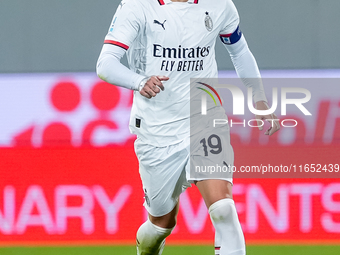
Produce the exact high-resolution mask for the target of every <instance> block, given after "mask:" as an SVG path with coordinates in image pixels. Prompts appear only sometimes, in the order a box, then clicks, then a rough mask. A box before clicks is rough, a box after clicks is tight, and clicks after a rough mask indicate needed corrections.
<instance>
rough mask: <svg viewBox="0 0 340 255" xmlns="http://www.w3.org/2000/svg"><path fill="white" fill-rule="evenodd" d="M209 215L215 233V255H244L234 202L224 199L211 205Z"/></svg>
mask: <svg viewBox="0 0 340 255" xmlns="http://www.w3.org/2000/svg"><path fill="white" fill-rule="evenodd" d="M209 214H210V218H211V221H212V223H213V225H214V227H215V231H216V233H215V254H218V255H245V254H246V247H245V241H244V236H243V232H242V229H241V224H240V222H239V220H238V216H237V212H236V207H235V203H234V200H232V199H229V198H225V199H221V200H219V201H217V202H215V203H213V204H212V205H211V206H210V207H209ZM219 247H220V248H219Z"/></svg>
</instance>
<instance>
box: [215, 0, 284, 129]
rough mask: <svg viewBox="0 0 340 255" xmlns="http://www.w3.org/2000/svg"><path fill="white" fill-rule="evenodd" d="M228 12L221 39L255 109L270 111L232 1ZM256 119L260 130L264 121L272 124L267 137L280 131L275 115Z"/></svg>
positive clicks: (261, 116) (256, 67)
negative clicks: (249, 88) (251, 93)
mask: <svg viewBox="0 0 340 255" xmlns="http://www.w3.org/2000/svg"><path fill="white" fill-rule="evenodd" d="M228 10H229V14H228V16H227V17H228V20H227V21H226V24H227V26H226V27H224V28H223V29H222V30H221V32H220V39H221V41H222V43H223V44H224V46H225V47H226V49H227V50H228V52H229V55H230V57H231V60H232V62H233V65H234V67H235V70H236V73H237V75H238V77H239V78H241V80H242V82H243V84H244V85H245V86H247V87H251V88H252V92H253V95H252V96H253V100H254V102H255V108H256V109H257V110H268V109H269V107H268V104H267V98H266V95H265V93H264V88H263V84H262V79H261V74H260V71H259V68H258V66H257V63H256V60H255V58H254V56H253V54H252V53H251V51H250V50H249V47H248V44H247V41H246V39H245V37H244V35H243V34H242V32H241V30H240V28H239V16H238V13H237V10H236V8H235V6H234V4H233V3H232V2H231V1H230V6H229V8H228ZM255 118H256V119H258V120H259V121H258V126H259V129H260V130H262V129H263V125H261V124H262V120H267V121H268V122H269V123H270V124H271V125H270V128H269V129H268V130H266V132H265V135H272V134H274V133H275V132H276V131H278V130H279V129H280V124H279V121H278V120H277V117H276V115H275V114H274V113H272V114H268V115H255Z"/></svg>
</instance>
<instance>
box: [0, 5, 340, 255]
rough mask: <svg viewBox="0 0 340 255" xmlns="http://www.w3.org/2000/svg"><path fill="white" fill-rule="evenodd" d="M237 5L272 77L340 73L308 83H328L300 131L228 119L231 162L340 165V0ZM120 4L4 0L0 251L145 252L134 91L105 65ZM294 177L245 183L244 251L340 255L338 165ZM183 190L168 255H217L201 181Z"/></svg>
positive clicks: (228, 69) (241, 195)
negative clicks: (105, 71)
mask: <svg viewBox="0 0 340 255" xmlns="http://www.w3.org/2000/svg"><path fill="white" fill-rule="evenodd" d="M234 3H235V5H236V6H237V8H238V10H239V13H240V17H241V29H242V31H243V33H244V34H245V36H246V38H247V41H248V43H249V46H250V48H251V50H252V52H253V54H254V55H255V57H256V59H257V62H258V64H259V67H260V69H261V70H262V73H263V76H264V77H276V78H287V77H299V78H301V77H304V78H322V79H326V78H327V79H332V83H333V85H334V84H335V87H333V89H332V90H327V89H324V88H323V87H322V81H321V80H320V82H319V83H318V84H314V85H311V90H313V89H314V91H318V90H319V91H320V93H314V94H313V93H312V98H313V100H312V105H311V108H312V109H313V119H303V118H302V117H301V116H300V115H299V113H298V111H295V112H294V111H292V113H291V114H292V116H291V117H292V118H299V121H300V123H301V125H300V127H301V128H298V129H297V131H296V132H288V131H284V130H282V132H281V131H280V134H277V135H276V136H275V137H274V138H273V139H271V140H270V141H269V140H266V139H264V138H262V136H259V135H258V132H257V131H256V132H255V131H254V130H248V131H247V134H248V135H245V134H244V133H242V132H240V131H238V130H236V129H235V130H232V131H231V137H232V145H233V146H234V149H235V164H236V165H252V164H262V163H270V164H287V165H289V164H292V163H293V164H297V165H299V164H306V163H308V164H311V163H320V164H330V163H332V164H339V163H340V160H339V156H340V149H339V145H340V99H339V98H340V97H339V95H340V87H337V86H336V85H337V84H339V82H338V79H339V78H340V50H339V41H340V31H339V30H340V28H339V24H340V16H339V15H338V12H339V10H340V1H338V0H328V1H321V0H299V1H293V0H286V1H279V0H257V1H249V0H245V1H241V0H234ZM118 4H119V1H118V0H110V1H109V0H98V1H80V0H72V1H50V0H45V1H42V0H30V1H24V0H11V1H0V24H1V33H0V38H1V40H0V254H60V253H63V254H65V255H67V254H93V253H96V254H134V253H135V250H134V246H133V244H134V240H135V232H136V230H137V228H138V226H139V225H140V224H141V223H142V222H143V221H144V219H145V217H146V214H145V211H144V209H143V207H142V202H143V194H142V191H141V183H140V180H139V176H138V171H137V169H138V164H137V160H136V158H135V154H134V151H133V141H134V139H135V137H134V136H133V135H131V134H130V133H129V130H128V120H129V112H130V107H131V104H132V92H131V91H128V90H125V89H121V88H118V87H115V86H111V85H108V84H106V83H105V82H102V81H101V80H99V79H98V78H97V77H96V75H95V65H96V61H97V57H98V55H99V52H100V50H101V47H102V43H103V39H104V36H105V34H106V32H107V30H108V28H109V25H110V22H111V19H112V16H113V14H114V12H115V9H116V7H117V6H118ZM216 55H217V61H218V64H219V69H220V74H221V76H222V77H234V76H235V74H234V71H233V66H232V64H231V61H230V59H229V57H228V54H227V52H226V51H225V50H224V49H223V46H222V45H221V44H220V43H219V42H218V43H217V54H216ZM124 61H125V60H124ZM339 85H340V84H339ZM321 92H322V93H321ZM259 146H260V149H258V148H259ZM269 153H271V154H272V155H275V156H274V157H273V158H272V159H267V157H265V156H266V155H268V154H269ZM290 177H291V178H272V179H263V178H262V179H261V178H256V179H253V178H248V179H243V178H239V179H236V180H235V185H234V194H235V201H236V204H237V209H238V212H239V217H240V221H241V223H242V227H243V230H244V232H245V237H246V241H247V244H248V248H247V249H248V254H255V255H257V254H287V253H289V254H292V255H293V254H309V255H311V254H320V253H322V254H340V246H339V245H340V241H339V240H340V179H339V177H340V174H339V173H338V174H337V175H332V176H328V177H329V178H320V177H327V175H322V176H320V175H319V176H318V178H294V176H290ZM311 177H312V176H311ZM313 177H315V176H313ZM181 201H182V203H181V207H180V212H179V221H178V226H177V227H176V229H175V231H174V233H173V235H172V236H171V237H170V238H169V239H168V241H167V242H168V244H169V245H170V246H168V247H166V249H165V251H164V254H213V249H212V246H211V244H212V243H213V230H212V225H211V223H210V220H209V216H208V214H207V210H206V208H205V206H204V203H203V201H202V200H201V199H200V197H199V195H198V193H197V190H196V188H192V189H190V190H188V191H187V192H185V193H184V194H183V195H182V197H181Z"/></svg>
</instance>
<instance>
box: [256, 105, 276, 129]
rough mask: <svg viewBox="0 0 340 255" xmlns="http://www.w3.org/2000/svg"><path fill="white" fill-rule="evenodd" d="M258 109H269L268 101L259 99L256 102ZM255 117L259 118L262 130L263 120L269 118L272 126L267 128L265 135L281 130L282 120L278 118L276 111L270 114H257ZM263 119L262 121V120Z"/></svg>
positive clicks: (258, 124) (258, 123) (258, 122)
mask: <svg viewBox="0 0 340 255" xmlns="http://www.w3.org/2000/svg"><path fill="white" fill-rule="evenodd" d="M255 108H256V110H268V109H269V107H268V105H267V103H266V102H264V101H259V102H257V103H256V107H255ZM255 119H257V120H258V121H257V126H258V127H259V129H260V131H262V130H263V126H264V125H263V122H262V121H264V120H267V121H268V122H269V123H270V128H269V129H267V130H266V132H265V133H264V134H265V135H272V134H274V133H275V132H277V131H279V129H280V122H279V120H278V119H277V117H276V115H275V113H272V114H268V115H255ZM260 120H262V121H260Z"/></svg>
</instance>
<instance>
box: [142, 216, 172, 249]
mask: <svg viewBox="0 0 340 255" xmlns="http://www.w3.org/2000/svg"><path fill="white" fill-rule="evenodd" d="M172 230H173V228H161V227H158V226H156V225H154V224H152V223H151V221H150V220H147V221H146V222H144V223H143V224H142V225H141V226H140V227H139V229H138V231H137V255H160V254H162V251H163V248H164V244H165V238H166V237H167V236H168V235H170V234H171V231H172Z"/></svg>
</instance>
